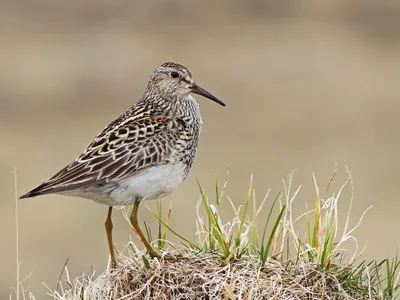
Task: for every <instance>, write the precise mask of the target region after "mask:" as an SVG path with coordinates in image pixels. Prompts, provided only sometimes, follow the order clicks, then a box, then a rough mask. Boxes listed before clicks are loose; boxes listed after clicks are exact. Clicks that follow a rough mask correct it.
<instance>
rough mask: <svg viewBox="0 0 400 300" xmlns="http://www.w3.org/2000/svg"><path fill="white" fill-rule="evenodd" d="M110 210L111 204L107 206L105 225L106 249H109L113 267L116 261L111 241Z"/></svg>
mask: <svg viewBox="0 0 400 300" xmlns="http://www.w3.org/2000/svg"><path fill="white" fill-rule="evenodd" d="M111 212H112V206H109V207H108V214H107V219H106V223H105V225H106V233H107V241H108V250H109V251H110V256H111V267H112V268H115V267H116V266H117V261H116V260H115V255H114V247H113V241H112V229H113V223H112V221H111Z"/></svg>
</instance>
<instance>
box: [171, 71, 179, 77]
mask: <svg viewBox="0 0 400 300" xmlns="http://www.w3.org/2000/svg"><path fill="white" fill-rule="evenodd" d="M170 75H171V77H172V78H178V77H179V74H178V72H175V71H173V72H171V74H170Z"/></svg>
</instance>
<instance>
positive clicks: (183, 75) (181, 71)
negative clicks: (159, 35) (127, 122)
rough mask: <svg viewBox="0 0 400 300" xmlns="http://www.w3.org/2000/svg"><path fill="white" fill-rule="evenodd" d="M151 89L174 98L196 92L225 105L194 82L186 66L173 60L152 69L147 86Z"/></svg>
mask: <svg viewBox="0 0 400 300" xmlns="http://www.w3.org/2000/svg"><path fill="white" fill-rule="evenodd" d="M151 89H154V90H157V92H158V93H161V94H162V95H163V96H164V97H166V98H169V97H172V98H174V99H178V98H181V97H185V96H187V95H189V94H190V93H193V94H198V95H201V96H204V97H206V98H208V99H210V100H213V101H215V102H217V103H218V104H220V105H222V106H225V104H224V103H223V102H222V101H221V100H219V99H218V98H217V97H215V96H214V95H212V94H211V93H210V92H208V91H206V90H205V89H203V88H202V87H200V86H199V85H197V84H196V82H195V81H194V80H193V76H192V73H191V72H190V71H189V69H188V68H186V67H184V66H182V65H180V64H177V63H173V62H166V63H163V64H162V65H160V66H159V67H157V68H156V69H155V70H154V72H153V74H152V76H151V78H150V81H149V86H148V90H151Z"/></svg>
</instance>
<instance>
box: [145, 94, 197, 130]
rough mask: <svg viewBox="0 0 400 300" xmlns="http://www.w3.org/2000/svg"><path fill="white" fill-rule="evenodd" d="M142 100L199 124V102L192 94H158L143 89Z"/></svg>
mask: <svg viewBox="0 0 400 300" xmlns="http://www.w3.org/2000/svg"><path fill="white" fill-rule="evenodd" d="M140 102H143V104H144V105H146V106H151V107H153V108H157V110H162V111H163V112H165V113H170V114H172V115H175V116H177V117H179V118H182V119H191V120H192V121H194V122H196V123H198V124H201V116H200V108H199V104H198V103H197V102H196V100H195V99H194V98H193V96H192V95H190V94H187V95H184V96H176V95H174V94H167V95H164V94H160V93H155V92H154V91H153V92H152V91H148V90H147V91H145V93H144V95H143V98H142V100H141V101H140Z"/></svg>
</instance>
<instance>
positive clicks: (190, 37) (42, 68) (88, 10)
mask: <svg viewBox="0 0 400 300" xmlns="http://www.w3.org/2000/svg"><path fill="white" fill-rule="evenodd" d="M216 2H218V3H219V4H216ZM299 2H300V1H291V2H283V1H276V2H273V1H263V0H258V1H246V2H244V1H243V2H242V1H233V0H230V1H201V3H202V4H200V1H187V0H181V1H177V0H174V1H172V0H170V1H147V2H146V3H147V4H139V1H137V3H136V2H134V1H93V2H91V3H89V2H83V1H50V0H38V1H28V0H22V1H2V2H1V4H0V38H1V42H0V134H1V138H2V145H1V147H0V154H1V155H0V179H1V180H0V182H1V191H2V197H1V202H0V228H1V244H0V257H1V262H0V269H1V272H0V298H1V299H6V297H7V298H8V295H9V293H10V289H9V287H10V286H15V273H16V272H15V262H14V261H15V227H14V222H15V216H14V186H13V176H12V173H11V170H12V168H13V166H16V167H17V168H18V184H19V194H22V193H23V192H26V191H28V190H29V189H31V188H33V187H35V186H36V185H38V184H39V183H41V181H43V180H45V179H46V178H48V177H49V176H51V175H52V174H53V173H55V172H56V171H58V169H60V168H61V167H63V166H64V165H66V164H67V163H69V162H70V161H71V160H72V159H74V158H75V157H76V156H77V155H78V154H79V153H80V152H81V151H82V150H83V149H84V147H85V146H86V145H87V144H88V143H89V142H90V140H91V139H92V138H93V137H94V136H95V135H96V134H97V133H98V132H99V131H100V130H101V129H102V128H103V127H104V126H105V125H106V124H107V123H108V122H109V121H111V120H112V119H113V118H114V117H116V116H118V115H119V114H120V113H121V112H123V111H124V110H125V109H126V108H128V107H129V106H130V105H132V104H133V103H134V102H136V101H137V100H138V99H139V98H140V96H141V93H142V92H143V89H144V87H145V85H146V83H147V80H148V78H149V75H150V73H151V72H152V71H153V69H154V68H155V67H156V66H157V65H158V64H160V63H162V62H164V61H168V60H172V61H177V62H181V63H183V64H185V65H187V66H188V67H189V68H190V69H191V70H192V72H193V74H194V76H195V78H196V80H197V82H198V83H199V84H200V85H202V86H203V87H205V88H207V89H208V90H210V91H211V92H213V93H214V94H215V95H217V96H219V97H220V98H221V99H222V100H223V101H225V102H226V103H227V107H226V108H222V107H220V106H218V105H215V104H214V103H211V102H210V101H207V100H206V99H200V98H199V102H200V104H201V108H202V113H203V120H204V128H203V135H202V141H201V145H200V150H199V155H198V157H197V161H196V164H195V166H194V169H193V170H192V172H191V175H190V176H189V177H188V179H187V180H186V182H185V183H184V184H183V185H182V187H181V188H180V189H179V190H178V191H177V192H176V193H174V194H173V195H172V197H171V198H172V199H173V201H172V206H173V215H172V225H173V226H174V227H175V228H178V229H180V232H181V233H183V234H186V235H189V236H191V235H192V233H193V231H194V228H195V223H194V217H195V203H196V201H197V197H198V191H197V188H196V184H195V178H196V177H199V178H200V180H201V181H202V182H203V184H204V186H205V188H206V190H207V191H209V193H210V195H213V184H214V178H215V175H216V174H217V175H218V176H219V178H221V179H222V178H223V177H224V176H225V171H226V170H227V169H229V171H230V174H231V176H230V183H229V188H228V192H227V194H228V195H229V196H231V198H232V199H233V200H234V201H235V202H236V203H240V201H242V199H244V197H245V194H246V190H247V184H248V180H249V176H250V173H251V172H253V173H254V176H255V188H256V190H257V193H258V197H259V198H261V197H262V196H263V194H264V193H265V192H266V191H267V190H268V188H269V187H271V188H272V191H273V192H272V194H273V195H275V194H276V193H277V192H278V191H279V189H280V188H281V178H283V177H285V176H286V175H287V174H288V173H289V172H290V171H292V169H294V168H298V172H297V175H296V177H295V183H296V184H303V186H304V189H303V190H302V193H301V194H300V196H299V198H298V202H297V204H296V205H295V214H300V213H301V212H303V211H304V203H305V202H306V201H309V202H310V203H311V202H312V201H313V200H314V193H313V183H312V177H311V174H312V172H313V171H315V172H316V174H317V177H318V179H319V182H320V183H321V186H324V185H325V183H326V182H327V180H328V179H329V177H330V175H331V173H332V171H333V169H334V164H335V161H337V162H338V165H339V169H340V171H341V172H342V174H343V172H344V167H343V162H344V161H347V162H348V164H349V167H350V169H351V171H352V173H353V176H354V178H355V185H356V202H355V204H354V209H353V216H354V217H353V219H352V223H353V224H355V223H356V222H357V220H358V216H359V215H360V214H361V213H362V211H363V210H365V209H366V208H367V207H368V206H369V205H373V206H375V207H376V209H375V210H373V211H371V212H370V213H369V214H368V215H367V217H366V219H365V221H364V224H363V226H362V227H361V228H360V229H359V230H358V231H357V232H356V234H355V235H356V237H357V239H358V241H359V243H360V246H364V245H365V244H366V243H368V248H367V249H366V251H365V253H364V255H363V258H366V259H378V260H379V259H383V258H385V257H386V256H392V255H393V254H394V253H395V250H396V245H397V244H398V242H399V241H400V236H399V226H400V220H399V218H398V214H399V213H398V212H399V210H400V201H399V198H398V197H399V196H398V195H399V192H400V187H399V175H398V174H399V170H400V159H399V146H400V136H399V134H398V131H399V128H400V120H399V111H400V99H399V98H400V5H398V4H396V1H379V4H374V2H368V1H364V2H363V4H362V5H361V4H360V2H354V1H335V2H334V3H335V4H329V3H328V1H314V2H309V3H308V2H304V1H301V2H302V4H299ZM140 3H141V2H140ZM332 3H333V1H332ZM376 3H378V1H377V2H376ZM343 178H344V176H341V177H340V178H339V179H343ZM339 182H340V180H339V181H338V183H339ZM342 199H343V202H342V203H341V204H340V207H341V209H340V211H341V212H344V211H345V210H346V205H347V202H348V199H349V198H348V194H347V196H345V197H344V198H342ZM150 206H151V207H152V208H153V209H155V203H154V202H153V203H150ZM106 211H107V210H106V207H102V206H100V205H95V204H94V203H92V202H90V201H87V200H81V199H75V198H67V197H61V196H47V197H41V198H36V199H30V200H24V201H21V202H20V214H19V216H20V248H21V249H20V260H21V263H22V265H21V276H22V277H25V276H27V275H28V274H30V273H31V274H30V276H29V278H28V280H27V282H26V283H25V286H26V287H28V286H30V287H31V291H33V292H34V293H35V295H36V296H37V298H38V299H41V298H44V296H43V295H44V293H45V291H46V290H45V288H44V287H43V286H42V284H41V283H42V282H45V283H46V284H47V285H49V286H50V287H51V288H54V287H55V285H56V281H57V278H58V276H59V273H60V271H61V269H62V266H63V264H64V262H65V260H66V258H67V257H68V256H71V260H70V262H69V269H70V272H71V274H72V275H76V274H80V273H81V272H83V271H90V269H91V267H92V266H93V268H94V269H95V270H97V271H98V272H102V271H103V270H104V268H105V265H106V260H107V246H106V239H105V233H104V229H103V222H104V219H105V215H106ZM140 215H141V219H142V220H146V221H147V222H148V223H150V224H152V225H153V226H154V225H155V224H156V221H155V218H154V217H152V216H151V214H150V213H149V212H148V211H147V210H146V209H145V208H144V206H143V207H142V209H141V214H140ZM227 216H229V212H227ZM342 216H343V217H342V219H343V218H344V215H342ZM114 221H115V227H114V228H115V244H116V245H117V247H118V248H119V249H120V248H122V246H121V245H122V244H123V243H126V242H127V241H128V240H129V234H131V231H130V229H129V226H128V224H127V223H126V222H125V220H123V218H122V216H121V213H120V212H118V213H116V214H115V216H114ZM132 238H133V239H134V240H136V237H134V236H133V235H132Z"/></svg>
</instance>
